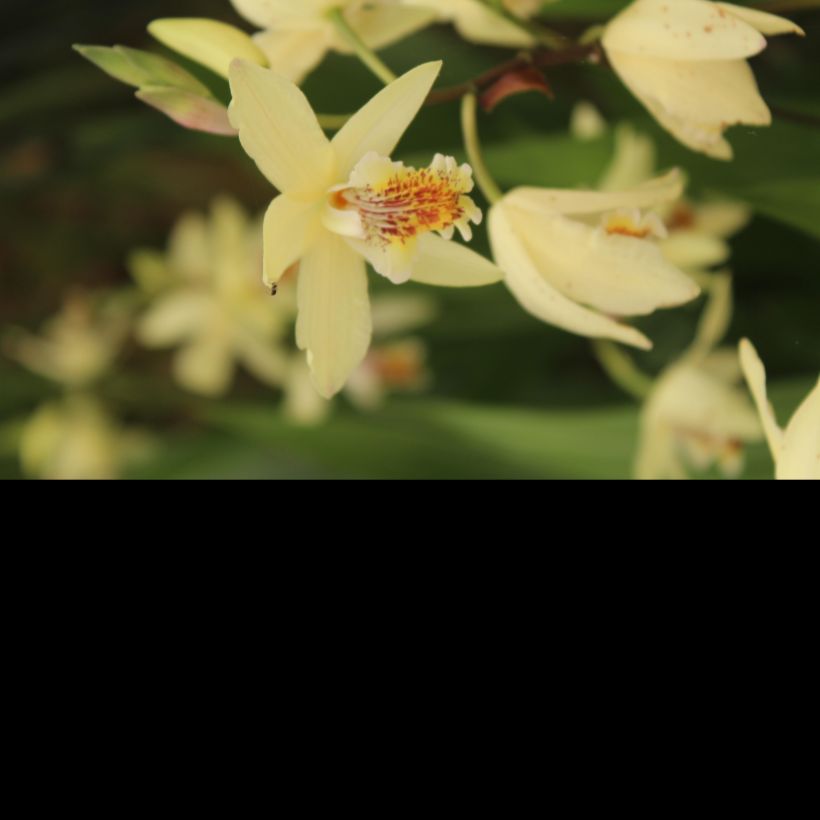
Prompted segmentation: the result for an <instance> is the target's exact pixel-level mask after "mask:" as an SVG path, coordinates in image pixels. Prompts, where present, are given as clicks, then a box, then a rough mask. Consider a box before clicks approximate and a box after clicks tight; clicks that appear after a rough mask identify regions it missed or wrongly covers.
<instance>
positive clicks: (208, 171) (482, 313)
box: [0, 0, 820, 478]
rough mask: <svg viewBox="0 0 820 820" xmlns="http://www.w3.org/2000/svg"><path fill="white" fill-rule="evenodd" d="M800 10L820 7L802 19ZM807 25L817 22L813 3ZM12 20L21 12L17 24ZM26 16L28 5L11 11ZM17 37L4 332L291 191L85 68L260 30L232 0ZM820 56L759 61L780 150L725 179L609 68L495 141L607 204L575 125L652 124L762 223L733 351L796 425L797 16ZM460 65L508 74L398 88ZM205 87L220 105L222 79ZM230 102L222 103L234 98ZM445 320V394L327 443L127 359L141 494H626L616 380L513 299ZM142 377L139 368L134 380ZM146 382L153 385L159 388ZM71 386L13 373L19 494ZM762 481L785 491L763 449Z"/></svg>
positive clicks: (591, 72)
mask: <svg viewBox="0 0 820 820" xmlns="http://www.w3.org/2000/svg"><path fill="white" fill-rule="evenodd" d="M623 5H625V3H624V2H620V0H561V2H559V3H557V4H556V5H554V6H552V7H551V9H550V12H549V13H550V14H551V15H552V16H553V17H554V18H555V20H556V25H558V26H560V27H564V28H565V29H566V30H567V31H579V30H580V29H582V28H584V27H586V26H588V25H589V24H590V22H594V21H596V20H602V19H605V18H607V17H608V16H610V15H611V14H612V13H613V12H614V11H617V9H619V8H620V7H622V6H623ZM793 5H799V4H793ZM805 5H807V6H809V7H811V6H812V5H816V4H812V3H807V4H805ZM7 7H8V8H7ZM12 7H13V8H12ZM4 8H7V10H10V11H12V14H11V16H10V19H11V20H13V23H12V24H11V25H10V26H6V27H5V28H4V30H3V32H2V34H0V38H2V47H0V193H1V194H2V199H0V203H1V204H0V207H2V225H3V228H2V234H1V235H0V283H1V284H2V299H0V325H2V326H4V327H5V326H7V325H10V324H14V325H24V326H29V327H36V326H37V325H38V324H39V323H40V321H42V319H43V318H45V317H46V316H48V315H49V314H51V313H52V312H54V311H55V310H56V309H57V308H58V307H59V305H60V302H61V300H62V297H63V295H64V294H65V293H66V292H67V291H70V290H72V289H77V288H85V289H97V288H100V287H107V286H116V285H118V284H121V283H127V281H128V277H127V273H126V270H125V260H126V258H127V255H128V253H129V251H130V250H131V249H133V248H134V247H136V246H149V247H150V246H155V247H158V248H161V247H163V246H164V244H165V241H166V238H167V234H168V231H169V228H170V226H171V225H172V224H173V222H174V221H175V219H176V218H177V217H178V216H179V214H180V213H181V212H182V211H184V210H185V209H189V208H198V209H205V208H206V207H207V206H208V204H209V202H210V201H211V199H212V198H213V196H214V195H215V194H217V193H220V192H227V193H232V194H234V195H236V196H237V197H239V198H240V199H241V200H242V201H243V202H244V203H245V204H246V205H247V206H248V207H251V208H254V209H261V208H263V207H264V206H265V205H266V203H267V202H268V200H269V198H270V190H269V189H268V186H267V184H266V183H265V181H264V180H263V179H262V178H261V177H260V176H259V175H258V174H257V172H256V170H255V169H254V168H253V167H252V166H251V164H250V162H249V161H248V159H247V158H246V157H245V155H244V154H243V153H242V152H241V150H240V148H239V146H238V145H237V144H236V143H235V142H234V141H231V140H226V139H219V138H211V137H207V136H202V135H197V134H192V133H188V132H185V131H183V130H181V129H179V128H177V127H176V126H174V125H172V124H171V123H169V122H167V121H166V120H165V119H163V118H162V117H161V116H159V115H157V114H155V113H154V112H152V111H149V110H148V109H147V108H144V107H143V106H142V105H140V104H139V103H137V102H135V101H134V100H133V98H132V96H131V93H130V92H129V90H128V89H127V88H125V87H123V86H120V85H117V84H116V83H114V82H112V81H110V80H109V79H108V78H106V77H104V76H103V75H102V74H101V73H100V72H98V71H96V70H95V69H94V68H93V67H91V66H90V65H88V64H86V63H84V62H83V61H82V60H81V59H79V57H77V55H76V54H74V53H73V52H72V51H71V49H70V47H71V44H72V43H74V42H88V43H107V44H114V43H122V44H127V45H132V46H137V47H150V48H157V47H155V46H153V45H149V38H148V37H147V35H146V34H145V25H146V24H147V22H148V21H149V20H151V19H154V18H156V17H160V16H171V15H173V16H188V15H190V16H212V17H216V18H220V19H225V20H230V21H231V22H235V23H237V24H240V23H241V21H240V20H238V19H237V18H235V16H234V15H233V14H232V13H231V10H230V8H229V4H228V3H227V0H225V1H224V2H223V0H143V1H142V2H140V3H111V2H108V0H84V1H83V2H77V0H73V1H72V0H40V2H38V3H36V4H35V3H22V2H9V0H6V2H5V4H4ZM795 19H798V20H799V22H800V23H801V24H802V25H803V26H804V27H805V28H806V29H807V31H808V34H809V36H808V38H807V39H806V40H805V41H797V40H796V39H794V38H782V39H777V40H774V41H772V43H771V45H770V48H769V50H768V51H767V52H766V53H765V54H764V55H763V56H762V57H760V58H758V59H756V60H755V70H756V72H757V74H758V77H759V80H760V82H761V86H762V88H763V91H764V96H765V97H766V98H767V100H768V101H769V102H770V103H771V104H772V106H773V108H774V109H775V112H776V123H775V125H774V127H773V128H771V129H760V130H754V129H737V130H735V131H734V132H733V134H732V141H733V143H734V145H735V147H736V149H737V160H736V162H735V163H733V164H731V165H723V164H720V163H715V162H712V161H710V160H708V159H704V158H700V157H697V156H695V155H694V154H692V153H690V152H688V151H686V150H685V149H682V148H680V147H679V146H678V145H677V144H675V143H674V142H673V141H672V140H671V139H669V138H668V137H667V136H666V135H665V134H664V133H663V132H662V131H661V130H660V129H659V128H657V126H655V125H654V123H653V122H652V121H651V120H650V119H649V118H648V117H646V116H645V114H644V112H643V110H642V109H641V107H640V106H639V104H638V103H637V102H636V101H634V100H633V99H632V98H631V97H630V96H629V94H628V93H626V92H625V91H624V89H623V88H622V87H621V86H620V84H619V83H618V82H617V80H616V79H615V77H614V76H613V75H611V74H610V73H608V72H607V71H605V70H601V69H596V68H585V67H584V68H581V67H570V68H561V69H557V70H555V71H554V72H553V73H552V76H551V82H552V85H553V87H554V90H555V92H556V100H555V101H554V102H549V101H547V100H545V99H543V98H541V97H538V96H527V97H521V98H517V99H514V100H511V101H509V102H507V103H505V104H504V105H503V106H502V107H501V108H500V109H499V110H498V111H497V112H496V114H495V115H493V117H492V118H486V119H485V121H484V122H483V123H482V128H483V132H484V134H485V139H486V141H487V144H488V150H487V154H488V160H489V162H490V164H491V166H492V168H493V170H494V171H495V173H496V175H497V176H498V178H499V180H500V181H501V182H502V183H504V184H505V185H514V184H520V183H528V184H544V185H549V186H576V185H578V184H591V183H594V182H595V180H596V179H597V178H598V177H599V176H600V174H601V172H602V170H603V169H604V168H605V166H606V164H607V163H608V161H609V159H610V157H611V152H612V142H611V139H610V138H609V137H606V138H602V139H600V140H597V141H593V142H590V143H579V142H577V141H573V140H571V139H570V138H569V137H568V135H567V125H568V122H569V117H570V113H571V110H572V107H573V104H574V103H575V102H576V101H577V100H578V99H579V98H583V99H587V100H591V101H593V102H594V103H595V104H596V105H597V106H598V108H599V109H600V110H601V111H602V112H603V113H604V114H605V115H606V117H607V118H608V119H609V120H610V121H612V122H613V123H615V122H618V121H620V120H623V119H630V120H632V121H634V122H636V123H637V124H639V127H640V129H641V130H644V131H646V132H647V133H650V134H651V135H652V136H653V137H654V138H655V139H656V140H657V142H658V144H659V145H660V147H661V157H662V161H663V162H662V164H663V165H664V166H670V165H673V164H680V165H681V166H682V167H683V168H685V169H686V170H687V172H688V173H689V174H690V176H691V180H692V185H693V188H694V189H695V190H696V191H698V192H702V193H706V194H711V193H721V194H728V195H731V196H733V197H739V198H742V199H744V200H746V201H748V202H750V203H751V204H753V205H754V207H755V208H756V212H757V216H756V218H755V221H754V223H753V224H752V225H751V227H750V228H749V229H748V230H746V231H745V232H744V233H743V234H741V235H740V236H739V237H738V238H737V239H736V241H735V255H734V261H733V269H734V271H735V274H736V289H737V300H738V307H737V314H736V319H735V322H734V325H733V329H732V339H733V340H736V339H739V338H740V337H742V336H748V337H750V338H752V339H753V340H754V341H755V343H756V344H757V346H758V348H759V349H760V350H761V353H762V355H763V356H764V358H765V359H766V361H767V364H768V365H769V367H770V370H771V376H772V379H773V381H774V382H775V385H776V387H775V390H774V400H775V403H776V404H777V406H778V409H779V411H780V412H781V413H783V415H784V416H785V415H786V414H787V413H789V412H791V410H792V409H793V408H794V407H795V406H796V404H797V402H798V401H799V399H800V398H802V397H803V396H804V395H805V394H806V392H807V390H808V387H809V385H810V383H811V380H812V378H816V374H817V371H818V369H820V321H818V316H820V310H818V306H820V48H818V43H820V11H818V10H815V9H812V8H808V9H807V10H805V11H803V12H800V13H799V14H795ZM442 56H444V57H445V58H446V68H445V76H444V78H443V82H445V83H448V82H458V81H462V80H464V79H466V78H469V77H471V76H473V75H475V74H477V73H479V72H480V71H482V70H483V69H486V68H488V67H490V66H492V65H494V64H495V63H497V62H499V61H500V60H501V59H503V57H504V53H503V52H500V51H498V50H495V49H482V48H478V47H476V46H473V45H469V44H465V43H463V42H461V41H459V40H458V38H457V37H456V36H455V35H454V33H453V32H452V31H450V30H449V29H447V28H436V29H433V30H430V31H429V32H426V33H424V34H422V35H420V36H417V37H415V38H413V39H412V40H411V41H408V42H406V43H403V44H402V45H400V46H398V47H396V48H394V49H392V50H390V51H388V52H386V55H385V58H386V60H387V61H388V63H389V64H390V65H391V66H393V67H394V68H395V69H396V70H403V69H406V68H409V67H411V66H413V65H415V64H417V63H419V62H421V61H423V60H425V59H432V58H440V57H442ZM205 79H206V80H207V81H208V82H209V83H211V84H213V85H214V87H215V88H216V89H219V83H214V82H213V78H210V77H205ZM219 90H220V93H223V96H224V92H222V90H221V89H219ZM376 90H378V86H377V83H376V81H375V80H373V79H372V78H371V77H370V76H369V75H368V74H367V73H366V72H365V71H364V69H362V68H361V67H360V66H359V65H357V64H356V63H355V62H353V61H352V60H347V59H344V58H340V57H332V58H331V59H329V60H328V62H327V63H326V65H325V66H324V67H323V68H322V69H321V70H320V71H319V72H318V73H317V74H316V75H314V76H313V77H312V78H311V79H310V80H309V82H308V84H307V86H306V91H307V93H308V95H309V96H310V98H311V99H312V101H313V102H314V103H315V105H316V108H317V109H318V110H322V111H326V112H334V111H336V112H346V111H348V110H355V108H356V107H358V106H359V105H360V104H361V103H362V101H363V100H365V99H366V98H367V97H368V96H369V95H370V94H371V93H373V92H375V91H376ZM402 150H403V152H404V154H405V155H406V157H408V158H411V159H412V158H413V157H419V158H423V161H424V162H425V163H426V162H428V161H429V158H430V156H432V154H433V153H434V152H436V151H444V152H445V153H446V152H450V153H454V154H457V155H460V154H461V148H460V135H459V131H458V109H457V107H445V108H443V109H441V108H438V109H435V110H427V111H425V112H423V114H422V116H421V118H420V119H419V121H418V122H417V124H416V125H415V126H414V127H413V129H412V131H411V132H410V134H409V135H408V138H407V140H406V141H405V143H404V144H403V146H402ZM436 295H437V296H438V297H440V301H441V305H442V307H441V311H440V318H439V319H438V320H437V321H436V322H435V323H434V324H433V325H432V326H431V327H430V328H429V329H428V330H426V331H425V332H424V333H423V335H424V337H425V338H426V340H427V342H428V343H429V346H430V349H431V359H432V368H433V370H434V372H435V384H434V387H433V390H432V393H431V395H429V396H427V397H420V398H415V399H402V400H394V401H393V402H391V404H390V405H389V406H388V407H387V408H386V409H385V410H383V411H381V412H379V413H378V414H376V415H375V416H366V417H362V416H360V415H359V414H357V413H356V412H354V411H353V410H352V409H348V408H345V407H344V404H343V402H342V403H341V406H340V407H339V408H338V410H337V412H336V413H335V415H334V417H333V418H332V420H331V421H330V422H329V423H328V425H327V426H325V427H324V428H322V429H319V430H305V429H299V428H296V427H294V426H293V425H291V424H289V423H288V422H286V421H285V420H284V419H283V418H281V416H280V414H279V410H278V397H277V396H276V394H274V393H271V391H269V390H266V389H264V388H261V387H259V386H258V385H256V384H254V383H253V382H252V381H250V380H249V379H248V380H241V381H240V382H239V383H238V384H237V387H236V389H235V391H234V393H233V394H232V397H231V400H230V401H225V402H205V401H202V400H198V399H193V398H191V397H189V396H186V395H185V394H183V393H181V392H180V391H179V390H178V389H177V388H175V387H174V386H173V384H172V382H171V381H170V378H169V376H168V370H169V364H168V357H166V356H163V355H162V354H147V353H145V352H142V351H139V350H137V349H136V348H129V349H128V350H127V351H126V354H125V356H124V357H123V358H122V360H121V365H120V366H119V368H118V370H117V372H116V373H115V374H114V376H112V378H111V379H110V381H109V383H107V384H106V385H105V391H106V395H107V396H108V397H109V398H110V399H111V401H112V402H113V404H114V406H115V408H116V410H117V411H118V412H119V413H120V414H121V416H122V417H123V418H124V419H125V420H126V421H134V422H135V423H138V424H140V425H141V426H143V427H145V426H147V427H149V428H151V429H153V430H154V431H156V434H157V435H158V436H159V437H160V439H161V441H162V443H163V446H162V447H161V448H159V449H158V451H157V455H156V458H155V459H153V460H152V461H151V462H150V463H148V464H146V465H144V466H143V467H141V468H140V470H139V471H138V472H137V473H135V475H137V476H140V477H147V476H151V477H180V476H184V477H212V476H225V477H263V476H270V477H279V476H282V477H284V476H298V477H312V476H319V477H331V476H354V477H382V476H384V477H391V478H399V477H442V478H444V477H447V478H449V477H536V476H546V477H563V476H565V477H626V476H627V475H628V474H629V473H630V465H631V461H632V458H633V454H634V448H635V442H636V436H637V425H638V408H637V407H635V406H633V405H630V404H629V402H628V400H627V399H625V397H624V396H623V395H622V394H621V393H620V392H619V391H618V390H617V389H616V388H615V387H613V386H611V384H610V383H609V382H608V381H607V380H606V378H605V377H604V376H603V374H602V373H601V372H600V370H599V368H598V365H597V364H596V362H595V360H594V358H593V357H592V355H591V354H590V350H589V345H588V343H587V342H586V341H584V340H582V339H578V338H575V337H573V336H570V335H569V334H566V333H562V332H560V331H558V330H555V329H552V328H550V327H547V326H545V325H543V324H540V323H538V322H537V321H535V320H533V319H531V318H529V317H528V316H526V315H525V314H524V313H522V311H521V310H520V309H519V308H518V306H517V305H516V304H515V303H514V302H513V300H512V299H511V297H510V296H509V295H508V294H507V292H506V291H505V290H504V289H503V288H502V287H496V288H490V289H484V290H480V291H476V292H443V293H437V294H436ZM699 309H700V305H699V304H696V305H694V306H692V307H690V308H685V309H683V310H678V311H673V312H669V311H665V312H662V313H661V314H659V315H657V316H655V317H652V318H650V319H648V320H647V321H646V322H645V323H644V325H645V326H646V328H647V329H648V331H649V332H650V334H651V336H652V338H654V339H655V340H656V342H657V346H656V350H655V351H654V352H652V353H651V354H646V355H642V356H641V357H640V363H641V365H642V366H643V367H644V368H646V369H647V370H650V371H657V370H659V369H660V368H661V367H663V365H664V364H665V363H666V362H668V361H670V360H671V359H672V358H673V357H674V355H675V354H676V353H677V352H679V351H680V350H681V349H682V348H683V347H684V346H685V345H686V343H687V341H688V339H689V338H690V336H691V333H692V328H693V326H694V323H695V322H696V320H697V316H698V312H699ZM135 365H139V366H138V367H136V366H135ZM137 374H139V375H137ZM55 392H56V391H55V388H54V387H52V386H51V385H49V384H48V383H46V382H44V381H42V380H40V379H38V378H36V377H34V376H31V375H29V374H27V373H26V372H24V371H23V370H21V369H20V368H19V367H17V366H15V365H13V364H12V363H11V362H9V361H7V360H4V359H3V358H0V475H2V477H16V476H18V475H19V472H18V471H19V468H18V465H17V457H16V452H15V433H16V430H17V429H18V424H19V422H20V421H21V420H22V419H23V418H25V416H26V415H27V414H28V413H29V412H30V411H31V410H32V408H33V407H34V406H36V404H38V403H39V402H40V401H41V400H43V399H44V398H46V397H48V396H49V395H52V394H54V393H55ZM748 475H750V476H752V477H763V476H769V475H771V464H770V461H769V459H768V456H767V454H766V453H765V452H764V450H763V448H755V449H754V450H753V452H752V454H751V465H750V469H749V471H748Z"/></svg>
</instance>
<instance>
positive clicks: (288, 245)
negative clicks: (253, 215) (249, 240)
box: [263, 194, 322, 287]
mask: <svg viewBox="0 0 820 820" xmlns="http://www.w3.org/2000/svg"><path fill="white" fill-rule="evenodd" d="M321 212H322V205H321V203H319V204H316V203H312V202H304V201H302V200H298V199H292V198H291V197H289V196H287V194H283V195H282V196H280V197H277V198H276V199H274V201H273V202H272V203H271V206H270V207H269V208H268V211H267V213H266V214H265V224H264V228H263V237H264V245H265V249H264V280H265V284H266V285H268V286H269V287H272V286H273V285H274V284H276V283H277V282H278V281H279V280H280V279H281V278H282V276H283V275H284V274H285V272H286V271H287V270H288V269H289V268H290V267H291V266H292V265H294V264H295V263H296V262H298V261H299V260H300V259H301V258H302V257H303V256H304V255H305V253H306V252H307V251H308V249H309V248H310V246H311V245H312V244H313V242H314V241H315V239H316V236H317V235H318V232H319V228H320V217H321Z"/></svg>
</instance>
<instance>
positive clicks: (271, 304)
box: [131, 199, 295, 396]
mask: <svg viewBox="0 0 820 820" xmlns="http://www.w3.org/2000/svg"><path fill="white" fill-rule="evenodd" d="M131 267H132V272H133V275H134V278H135V279H136V280H137V281H138V282H139V283H140V284H141V286H142V287H143V290H144V291H145V292H146V293H148V294H150V295H152V296H153V301H152V304H151V305H150V307H149V308H148V309H147V310H146V312H145V314H144V315H143V316H142V318H141V319H140V321H139V323H138V327H137V338H138V339H139V341H140V342H141V343H142V344H143V345H144V346H146V347H149V348H155V349H161V348H170V347H179V348H180V349H179V352H178V353H177V355H176V357H175V359H174V375H175V378H176V380H177V381H178V382H179V384H180V385H182V387H184V388H185V389H186V390H189V391H191V392H193V393H198V394H201V395H205V396H221V395H224V394H225V393H226V392H227V391H228V390H229V388H230V385H231V382H232V380H233V376H234V372H235V369H236V367H237V365H240V364H241V365H242V366H243V367H244V368H245V369H247V370H248V371H249V372H250V373H251V374H253V375H254V376H255V377H256V378H257V379H259V380H260V381H261V382H263V383H265V384H268V385H271V386H280V385H282V384H283V383H284V382H285V380H286V374H287V356H286V353H285V351H284V340H285V338H286V335H287V333H288V331H289V330H290V326H291V323H292V321H293V316H294V315H295V305H294V304H292V302H291V301H289V300H288V298H287V295H283V296H282V298H281V299H275V300H274V299H271V298H270V296H269V295H268V294H266V293H265V290H264V288H262V287H261V285H260V282H259V277H260V273H261V270H262V243H261V226H260V225H259V224H258V223H255V222H252V221H251V220H250V219H249V218H248V217H247V215H246V214H245V212H244V211H243V210H242V208H241V207H240V206H239V205H238V204H237V203H236V202H234V201H233V200H230V199H221V200H218V201H217V202H215V203H214V206H213V209H212V213H211V215H210V218H207V219H206V218H205V217H204V216H201V215H199V214H190V215H188V216H185V217H183V218H182V219H181V220H180V222H179V223H178V225H177V227H176V228H175V230H174V232H173V234H172V237H171V241H170V247H169V251H168V254H167V256H165V257H163V256H162V255H159V254H153V253H151V252H140V253H138V254H135V255H134V257H133V258H132V262H131Z"/></svg>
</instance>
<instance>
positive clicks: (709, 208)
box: [694, 201, 753, 239]
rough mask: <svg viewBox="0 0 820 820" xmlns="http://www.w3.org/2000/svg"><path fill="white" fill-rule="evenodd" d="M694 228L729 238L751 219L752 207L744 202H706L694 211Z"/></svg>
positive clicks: (701, 231)
mask: <svg viewBox="0 0 820 820" xmlns="http://www.w3.org/2000/svg"><path fill="white" fill-rule="evenodd" d="M694 216H695V224H694V228H695V230H696V231H699V232H700V233H705V234H709V235H710V236H717V237H720V238H722V239H729V238H731V237H733V236H735V235H736V234H738V233H740V232H741V231H742V230H743V229H744V228H745V227H746V226H747V225H748V224H749V223H750V222H751V221H752V216H753V212H752V209H751V208H750V207H749V206H748V205H745V204H744V203H742V202H725V201H720V202H706V203H704V204H702V205H698V206H697V208H696V209H695V212H694Z"/></svg>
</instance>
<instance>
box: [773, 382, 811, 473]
mask: <svg viewBox="0 0 820 820" xmlns="http://www.w3.org/2000/svg"><path fill="white" fill-rule="evenodd" d="M777 477H778V479H780V480H781V481H817V480H820V382H818V384H817V386H816V387H815V388H814V390H813V391H812V392H811V393H810V394H809V397H808V398H807V399H806V401H804V402H803V404H802V405H801V406H800V408H799V409H798V411H797V412H796V413H795V414H794V416H793V417H792V420H791V421H790V422H789V426H788V427H787V428H786V434H785V436H784V437H783V448H782V450H781V452H780V459H779V461H778V462H777Z"/></svg>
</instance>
